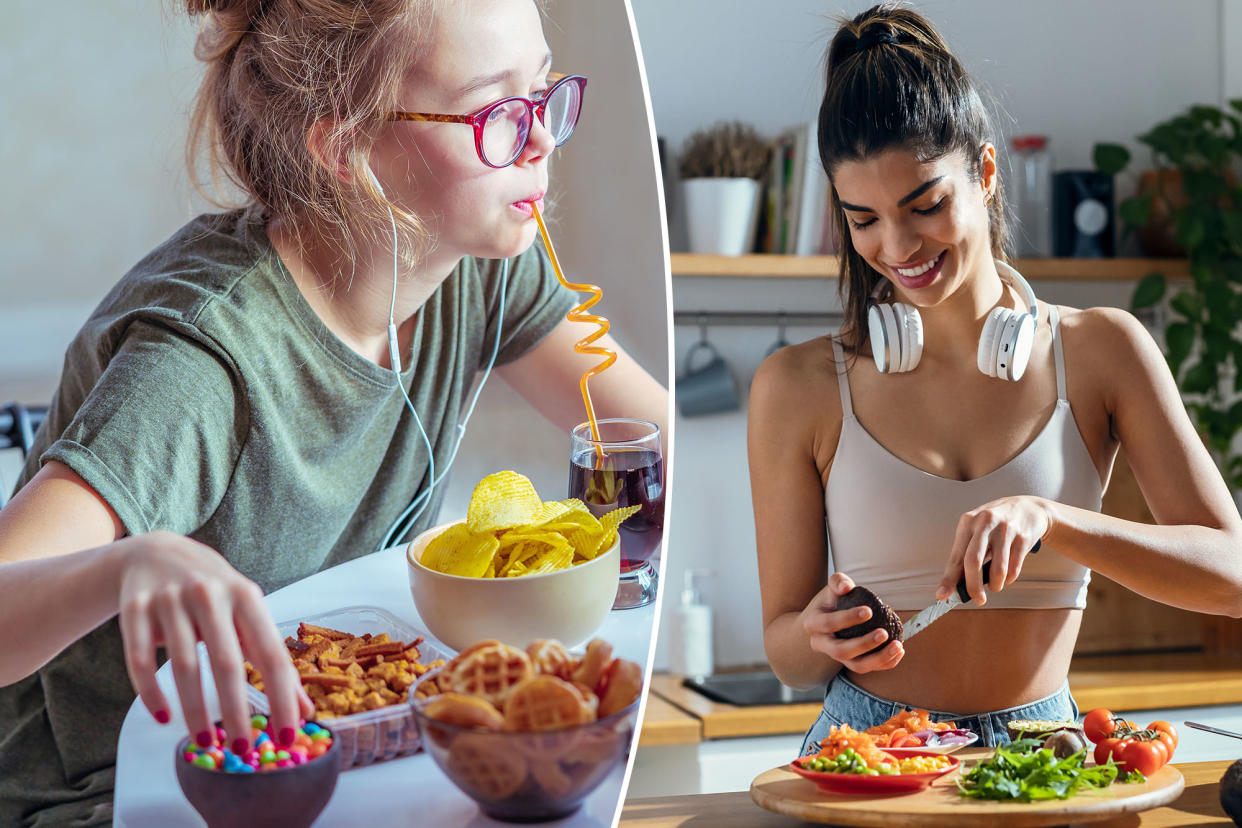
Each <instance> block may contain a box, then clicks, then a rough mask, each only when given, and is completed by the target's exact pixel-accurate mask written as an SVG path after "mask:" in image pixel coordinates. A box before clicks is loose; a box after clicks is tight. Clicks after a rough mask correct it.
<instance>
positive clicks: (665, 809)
mask: <svg viewBox="0 0 1242 828" xmlns="http://www.w3.org/2000/svg"><path fill="white" fill-rule="evenodd" d="M1174 764H1175V766H1176V767H1177V769H1178V770H1180V771H1181V772H1182V775H1183V776H1184V777H1185V778H1186V789H1185V790H1184V791H1183V792H1182V795H1181V796H1180V797H1178V799H1176V800H1175V801H1174V802H1172V803H1170V804H1169V805H1166V806H1164V807H1161V808H1155V809H1153V810H1150V811H1143V812H1142V813H1139V814H1126V815H1123V816H1121V817H1117V818H1114V819H1109V820H1105V821H1103V822H1092V823H1091V826H1092V828H1123V826H1124V828H1138V827H1139V826H1141V828H1173V827H1174V826H1196V828H1198V827H1199V826H1206V825H1221V826H1225V825H1231V824H1233V823H1232V820H1230V819H1229V817H1227V816H1226V815H1225V812H1224V811H1223V810H1221V807H1220V799H1219V787H1218V785H1219V782H1220V777H1221V776H1222V775H1223V774H1224V772H1225V769H1226V768H1228V767H1229V762H1228V761H1221V762H1193V763H1188V764H1180V763H1174ZM800 824H804V823H800V822H798V821H797V820H795V819H791V818H790V817H785V816H780V815H779V814H774V813H772V812H770V811H765V810H764V809H763V808H760V807H759V806H758V805H756V804H755V803H754V802H753V801H751V798H750V793H749V792H747V791H740V792H737V793H725V794H703V795H697V796H668V797H659V798H655V799H634V800H630V801H628V802H626V803H625V807H624V809H622V811H621V822H620V825H622V826H626V828H680V826H689V825H703V826H708V825H710V826H711V828H731V827H732V826H738V827H739V828H742V827H743V826H745V828H751V826H753V827H754V828H789V826H793V825H800Z"/></svg>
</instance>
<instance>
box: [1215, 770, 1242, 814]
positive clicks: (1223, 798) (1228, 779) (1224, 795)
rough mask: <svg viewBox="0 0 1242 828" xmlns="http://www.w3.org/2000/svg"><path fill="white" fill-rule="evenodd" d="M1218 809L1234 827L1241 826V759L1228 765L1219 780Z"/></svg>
mask: <svg viewBox="0 0 1242 828" xmlns="http://www.w3.org/2000/svg"><path fill="white" fill-rule="evenodd" d="M1220 807H1222V808H1224V809H1225V813H1227V814H1229V817H1230V819H1232V820H1233V824H1234V825H1238V826H1242V759H1239V760H1238V761H1236V762H1234V763H1233V764H1232V765H1230V766H1229V769H1228V770H1226V771H1225V775H1224V776H1222V777H1221V778H1220Z"/></svg>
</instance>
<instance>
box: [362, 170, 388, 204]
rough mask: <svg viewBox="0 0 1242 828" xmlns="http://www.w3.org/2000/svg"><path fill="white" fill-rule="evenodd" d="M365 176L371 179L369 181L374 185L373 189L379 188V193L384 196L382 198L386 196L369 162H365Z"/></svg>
mask: <svg viewBox="0 0 1242 828" xmlns="http://www.w3.org/2000/svg"><path fill="white" fill-rule="evenodd" d="M367 178H369V179H371V183H372V184H374V185H375V189H377V190H379V194H380V195H382V196H384V198H388V195H387V194H386V193H385V192H384V188H383V186H382V185H381V184H380V183H379V179H378V178H376V177H375V170H373V169H371V165H370V164H367Z"/></svg>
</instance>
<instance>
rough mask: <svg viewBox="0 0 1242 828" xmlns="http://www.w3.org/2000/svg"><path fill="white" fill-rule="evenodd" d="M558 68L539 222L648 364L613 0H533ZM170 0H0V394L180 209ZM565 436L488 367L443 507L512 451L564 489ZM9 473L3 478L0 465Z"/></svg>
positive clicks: (655, 262)
mask: <svg viewBox="0 0 1242 828" xmlns="http://www.w3.org/2000/svg"><path fill="white" fill-rule="evenodd" d="M544 8H545V11H546V14H545V25H544V28H545V33H546V36H547V39H548V42H549V45H550V46H551V47H552V50H553V53H554V55H555V66H556V68H558V69H561V70H565V71H572V72H575V73H578V74H583V75H586V76H587V77H588V78H589V86H588V88H587V94H586V99H585V108H584V112H583V116H582V121H581V123H580V124H579V127H578V130H577V132H576V134H575V135H574V137H573V139H572V140H571V141H570V142H569V143H568V144H567V145H566V146H564V147H562V148H561V149H560V150H558V155H557V157H556V158H555V159H554V161H553V172H552V184H553V194H554V196H555V197H556V199H557V202H558V203H557V207H556V210H555V213H554V221H553V223H552V227H551V231H552V233H553V241H554V243H555V245H556V248H557V251H558V253H559V254H560V257H561V259H562V263H563V265H564V266H565V269H566V272H567V275H568V276H569V278H571V279H576V280H578V281H588V282H595V283H597V284H599V285H600V286H601V287H603V289H604V300H603V302H602V303H601V305H599V306H598V307H599V308H600V309H601V312H602V313H603V315H605V316H607V317H608V318H609V319H610V320H611V321H612V323H613V328H612V330H613V333H614V335H615V336H616V337H617V339H618V340H619V341H620V342H621V344H622V345H623V347H625V348H626V349H627V350H628V351H629V352H630V353H631V354H633V355H634V356H635V357H636V358H637V359H638V360H639V362H640V363H641V364H643V365H644V367H646V368H647V370H649V371H650V372H651V373H652V374H654V375H655V376H656V377H657V378H659V379H660V380H661V381H664V382H667V378H668V365H669V363H668V349H669V348H668V341H669V328H668V313H667V299H666V296H667V289H666V261H665V254H664V251H665V250H666V248H667V245H666V243H665V241H664V233H663V226H662V223H661V220H660V215H661V210H660V183H659V176H658V174H657V167H656V163H655V161H654V158H653V154H654V147H653V139H652V134H653V130H652V127H651V123H650V116H649V109H648V107H647V105H646V103H645V100H646V99H645V96H644V92H643V84H642V79H641V73H640V68H639V67H640V60H639V57H638V52H637V49H636V46H635V44H634V41H633V38H632V34H631V23H630V17H629V14H628V9H627V7H626V3H625V2H624V0H597V1H596V2H591V3H589V4H584V3H581V2H578V3H574V2H571V0H551V1H550V2H546V3H545V4H544ZM176 9H177V7H176V6H175V5H174V4H173V3H171V2H151V0H109V2H107V3H99V2H93V0H62V2H57V3H46V2H41V0H6V3H5V11H4V22H3V24H2V25H0V84H2V86H0V88H3V90H4V91H3V92H0V122H3V123H4V124H5V128H4V129H3V130H0V163H2V164H3V169H4V170H5V182H4V185H3V188H2V189H3V192H4V195H5V198H3V199H0V403H2V402H4V401H6V400H10V399H18V400H21V401H25V402H40V401H45V400H46V399H47V398H48V397H49V396H50V394H51V392H52V390H53V388H54V387H55V383H56V380H57V377H58V375H59V371H60V364H61V360H62V355H63V353H64V348H65V346H66V344H67V343H68V342H69V340H70V339H71V338H72V336H73V335H74V333H76V331H77V329H78V327H79V326H80V325H81V323H82V322H83V321H84V320H85V319H86V317H87V316H88V314H89V313H90V311H91V309H92V308H93V307H94V305H95V304H96V303H97V302H98V301H99V300H100V299H101V298H102V297H103V295H104V294H105V293H106V292H107V290H108V289H109V288H110V287H111V286H112V284H113V283H114V282H115V281H116V280H117V279H119V278H120V277H121V276H122V275H123V274H124V273H125V272H126V271H127V270H128V269H129V268H130V267H131V266H132V265H133V263H134V262H136V261H137V260H138V259H139V258H141V257H142V256H143V255H144V254H145V253H146V252H147V251H148V250H150V249H151V248H152V247H154V246H155V245H156V244H158V243H159V242H160V241H162V240H163V239H165V238H167V237H168V236H169V235H170V234H171V233H172V232H173V231H174V230H176V229H177V228H178V227H180V226H181V225H182V224H184V223H185V222H186V221H188V220H189V219H190V218H192V217H193V216H195V215H197V214H198V213H200V212H203V211H205V210H209V209H214V208H212V207H210V205H208V204H206V203H205V202H203V201H202V200H201V199H200V198H198V197H197V196H196V195H194V194H192V192H191V188H190V186H189V184H188V180H187V176H186V174H185V171H184V164H183V151H184V143H185V131H186V123H187V120H188V114H189V110H190V105H191V99H192V97H193V94H194V92H195V91H196V89H197V85H198V81H199V77H200V75H201V69H200V66H199V64H198V62H197V61H196V60H195V59H194V57H193V53H192V52H193V43H194V35H195V32H196V26H197V24H196V22H195V21H192V20H191V19H190V18H189V17H188V16H186V15H185V14H183V13H178V12H177V11H176ZM568 451H569V445H568V437H567V436H566V435H561V434H560V433H559V431H558V430H557V429H555V428H553V427H552V426H551V425H549V424H548V423H546V422H545V421H544V420H542V418H540V417H539V416H538V415H537V414H535V413H534V412H533V411H531V410H530V409H529V408H528V407H527V406H526V405H525V403H524V402H523V401H522V400H521V399H520V398H519V397H517V395H516V394H515V393H514V392H513V391H512V389H509V388H508V387H506V386H505V385H504V382H503V381H502V380H499V379H496V380H494V381H493V382H491V383H489V387H488V388H487V390H486V391H485V392H484V393H483V397H482V399H481V401H480V404H479V409H478V411H477V413H476V415H475V418H474V420H473V421H472V423H471V427H470V433H469V435H468V436H467V438H466V441H465V442H464V443H463V446H462V454H461V455H460V456H459V457H458V461H457V467H456V469H455V470H454V474H453V476H452V478H451V482H450V486H451V488H450V492H449V495H448V499H447V500H446V502H445V507H444V514H445V515H448V514H451V513H452V512H453V511H455V510H462V509H464V505H465V501H466V499H467V498H468V497H469V492H470V488H471V487H472V486H473V483H474V482H475V481H477V479H478V478H479V477H480V476H481V475H483V474H486V473H488V472H490V471H494V470H496V469H497V468H515V469H518V470H521V471H523V472H524V473H527V474H528V475H530V476H531V477H532V479H534V481H535V483H536V485H537V486H538V488H539V489H540V491H541V493H543V494H545V496H546V497H549V498H550V497H560V496H563V491H564V488H565V485H566V481H567V476H568V459H567V458H568ZM9 482H11V478H9Z"/></svg>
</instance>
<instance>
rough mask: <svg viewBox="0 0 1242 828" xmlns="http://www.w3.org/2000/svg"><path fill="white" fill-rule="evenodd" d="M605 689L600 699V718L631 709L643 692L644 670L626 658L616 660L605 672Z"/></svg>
mask: <svg viewBox="0 0 1242 828" xmlns="http://www.w3.org/2000/svg"><path fill="white" fill-rule="evenodd" d="M603 684H604V689H603V692H602V693H601V694H600V697H599V717H600V718H601V719H602V718H604V717H605V716H611V715H612V714H613V713H616V712H617V711H618V710H624V709H625V708H627V707H629V706H630V705H631V704H632V703H633V702H634V700H635V699H637V698H638V694H639V693H641V692H642V690H643V668H642V667H639V666H638V665H637V664H635V663H634V662H632V661H627V660H626V659H624V658H618V659H614V660H613V662H612V664H609V665H608V669H607V670H605V671H604V681H603Z"/></svg>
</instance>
